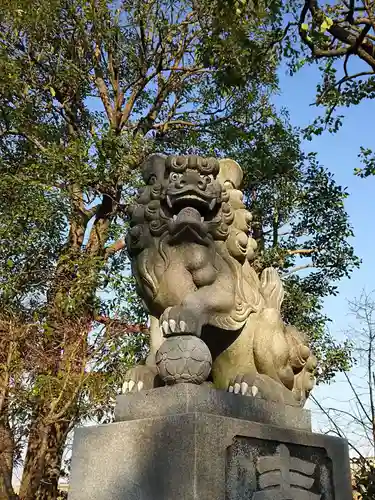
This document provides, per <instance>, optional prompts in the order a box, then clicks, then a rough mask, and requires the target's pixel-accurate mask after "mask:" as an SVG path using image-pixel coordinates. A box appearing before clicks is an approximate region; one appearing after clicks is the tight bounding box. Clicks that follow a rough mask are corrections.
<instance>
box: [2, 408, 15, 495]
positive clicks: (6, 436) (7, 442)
mask: <svg viewBox="0 0 375 500" xmlns="http://www.w3.org/2000/svg"><path fill="white" fill-rule="evenodd" d="M13 451H14V443H13V436H12V431H11V429H10V427H9V425H8V423H7V422H6V421H5V418H4V417H2V418H0V499H1V500H16V499H17V495H16V494H15V492H14V490H13V487H12V471H13Z"/></svg>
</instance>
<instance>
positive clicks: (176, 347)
mask: <svg viewBox="0 0 375 500" xmlns="http://www.w3.org/2000/svg"><path fill="white" fill-rule="evenodd" d="M156 366H157V368H158V371H159V375H160V377H161V379H162V380H163V381H164V382H165V383H166V384H168V385H172V384H181V383H184V382H185V383H190V384H202V382H204V381H205V380H206V379H207V377H208V376H209V374H210V371H211V366H212V357H211V353H210V350H209V349H208V347H207V346H206V344H205V343H204V342H203V340H201V339H199V338H198V337H194V336H193V335H178V336H175V337H168V338H167V339H166V340H165V342H164V343H163V344H162V345H161V347H160V349H159V350H158V351H157V353H156Z"/></svg>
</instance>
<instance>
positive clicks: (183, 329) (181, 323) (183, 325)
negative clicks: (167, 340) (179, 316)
mask: <svg viewBox="0 0 375 500" xmlns="http://www.w3.org/2000/svg"><path fill="white" fill-rule="evenodd" d="M186 328H187V324H186V323H185V321H180V331H181V332H186Z"/></svg>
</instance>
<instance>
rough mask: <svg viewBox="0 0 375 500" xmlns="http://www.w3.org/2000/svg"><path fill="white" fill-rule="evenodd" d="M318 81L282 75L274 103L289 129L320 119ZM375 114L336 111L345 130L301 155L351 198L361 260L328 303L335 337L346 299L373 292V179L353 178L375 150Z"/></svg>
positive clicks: (306, 72) (309, 73)
mask: <svg viewBox="0 0 375 500" xmlns="http://www.w3.org/2000/svg"><path fill="white" fill-rule="evenodd" d="M318 80H319V73H318V71H317V69H316V67H312V66H309V67H305V68H303V69H302V70H301V71H300V72H299V73H297V74H296V75H294V76H293V77H290V76H289V75H286V74H285V72H284V71H283V72H281V73H280V88H281V92H280V95H279V96H277V97H276V99H275V102H276V105H277V106H278V107H285V108H287V109H288V110H289V113H290V118H291V123H292V124H293V125H296V126H301V127H303V126H305V125H307V124H309V123H311V121H312V120H313V118H314V116H316V115H317V114H318V110H317V108H316V107H312V106H310V104H311V103H312V102H313V101H314V97H315V86H316V83H317V82H318ZM371 111H372V113H374V111H375V103H374V101H370V100H369V101H367V102H365V103H362V104H361V105H358V106H354V107H352V108H345V109H344V110H340V114H344V115H345V120H344V124H343V127H342V128H341V129H340V130H339V132H338V133H336V134H330V133H329V132H328V131H327V132H324V133H323V134H322V135H321V136H317V137H315V138H314V139H313V140H312V141H311V142H309V141H304V143H303V149H304V150H305V151H316V152H317V153H318V158H319V161H320V163H321V164H322V165H324V166H325V167H327V168H328V169H329V170H330V171H331V172H333V174H334V175H335V179H336V182H337V183H338V184H340V185H342V186H345V187H347V191H348V192H349V195H350V196H349V197H348V199H347V200H346V203H345V206H346V210H347V211H348V213H349V216H350V221H351V223H352V225H353V228H354V233H355V237H354V238H353V240H352V244H353V245H354V248H355V250H356V254H357V255H358V256H359V257H360V258H361V259H362V261H363V262H362V265H361V267H360V269H358V270H355V271H354V272H353V274H352V277H351V279H345V280H343V281H341V283H340V285H339V291H340V293H339V296H337V297H331V298H328V299H327V300H326V311H327V313H328V314H329V315H330V317H331V318H332V319H333V325H332V328H333V331H335V332H336V333H337V334H338V335H340V331H341V330H343V329H344V330H345V328H346V326H347V318H346V316H345V309H346V302H347V299H350V298H354V297H357V296H359V295H360V293H361V290H362V289H363V288H364V287H365V288H366V290H367V291H371V290H373V289H375V267H374V266H373V253H374V252H373V248H374V245H375V232H374V231H373V230H372V227H373V224H372V212H373V206H374V197H375V177H368V178H367V179H361V178H359V177H357V176H355V175H354V174H353V170H354V168H355V167H359V166H361V162H360V159H359V158H358V153H359V150H360V146H368V147H371V146H374V147H375V140H374V139H375V133H374V130H375V128H374V126H373V124H372V123H371V121H370V119H369V117H371V115H372V113H371Z"/></svg>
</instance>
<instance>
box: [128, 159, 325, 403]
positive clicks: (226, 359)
mask: <svg viewBox="0 0 375 500" xmlns="http://www.w3.org/2000/svg"><path fill="white" fill-rule="evenodd" d="M142 172H143V178H144V181H145V184H146V186H145V187H144V188H142V189H140V191H139V196H138V199H137V202H136V203H135V204H134V205H133V206H132V207H131V208H130V218H131V222H130V230H129V232H128V234H127V249H128V253H129V256H130V258H131V262H132V270H133V273H134V276H135V278H136V281H137V285H138V293H139V294H140V296H141V297H142V299H143V300H144V303H145V304H146V306H147V308H148V310H149V312H150V314H151V332H150V333H151V354H150V356H149V357H148V359H147V361H146V364H145V365H141V366H137V367H135V368H133V369H131V370H130V371H129V372H128V373H127V376H126V382H125V385H126V388H127V389H128V390H132V391H134V390H140V389H142V388H144V389H150V388H152V387H155V386H157V385H158V384H159V383H160V380H159V378H158V376H157V369H156V366H155V354H156V351H157V350H158V349H159V348H160V346H161V344H162V343H163V341H164V339H165V338H166V337H168V336H171V335H173V336H175V335H179V334H181V335H186V334H187V333H189V334H192V335H195V336H197V337H200V338H201V339H202V340H203V341H204V342H205V344H206V345H207V346H208V348H209V350H210V352H211V356H212V370H211V374H210V380H211V381H212V382H213V383H214V385H215V387H217V388H220V389H226V390H230V391H234V392H235V393H241V394H246V395H249V396H258V397H259V396H261V397H263V398H265V399H270V400H274V401H279V402H284V403H287V404H294V405H303V404H304V402H305V400H306V397H307V396H308V393H309V391H310V390H311V389H312V387H313V385H314V375H313V372H314V369H315V367H316V359H315V358H314V356H312V355H311V353H310V349H309V348H308V347H307V345H306V339H305V337H304V335H303V334H302V333H301V332H299V331H298V330H296V329H295V328H293V327H291V326H287V325H286V324H285V323H284V322H283V320H282V318H281V314H280V307H281V303H282V300H283V297H284V290H283V285H282V282H281V280H280V278H279V276H278V273H277V271H276V270H275V269H273V268H268V269H265V270H264V271H263V273H262V274H261V276H260V277H259V276H258V275H257V273H256V272H255V271H254V269H253V268H252V266H251V261H252V260H253V259H254V256H255V251H256V242H255V240H254V239H252V238H251V237H250V236H249V232H250V229H251V220H252V217H251V214H250V213H249V211H248V210H247V209H246V207H245V205H244V203H243V201H242V198H243V197H242V193H241V191H240V190H239V188H240V185H241V182H242V176H243V174H242V170H241V168H240V166H239V165H238V164H237V163H236V162H235V161H233V160H229V159H224V160H217V159H215V158H201V157H198V156H168V157H166V156H163V155H152V156H150V157H149V158H148V159H147V160H146V162H145V164H144V165H143V170H142Z"/></svg>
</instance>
